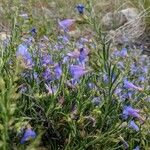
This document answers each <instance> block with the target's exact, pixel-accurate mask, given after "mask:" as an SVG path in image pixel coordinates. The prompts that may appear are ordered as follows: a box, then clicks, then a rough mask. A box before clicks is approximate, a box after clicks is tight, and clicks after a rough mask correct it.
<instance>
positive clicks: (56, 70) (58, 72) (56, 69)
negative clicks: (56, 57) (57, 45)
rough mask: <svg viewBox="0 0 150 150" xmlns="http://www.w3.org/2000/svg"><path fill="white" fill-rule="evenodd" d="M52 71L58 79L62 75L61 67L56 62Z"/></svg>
mask: <svg viewBox="0 0 150 150" xmlns="http://www.w3.org/2000/svg"><path fill="white" fill-rule="evenodd" d="M54 72H55V75H56V78H57V79H60V77H61V76H62V69H61V67H60V66H59V64H57V65H56V66H55V68H54Z"/></svg>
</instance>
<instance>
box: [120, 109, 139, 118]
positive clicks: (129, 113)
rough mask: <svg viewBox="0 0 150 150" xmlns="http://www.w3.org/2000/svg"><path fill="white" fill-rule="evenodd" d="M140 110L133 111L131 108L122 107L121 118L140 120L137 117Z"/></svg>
mask: <svg viewBox="0 0 150 150" xmlns="http://www.w3.org/2000/svg"><path fill="white" fill-rule="evenodd" d="M139 112H140V110H138V109H134V108H132V107H131V106H124V109H123V117H124V119H127V118H128V117H129V116H131V117H134V118H138V119H141V116H140V115H139Z"/></svg>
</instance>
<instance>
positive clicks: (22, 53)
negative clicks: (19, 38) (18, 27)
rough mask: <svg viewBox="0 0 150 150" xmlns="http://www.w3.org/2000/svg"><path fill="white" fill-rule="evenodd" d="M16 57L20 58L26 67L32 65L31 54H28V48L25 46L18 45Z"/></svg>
mask: <svg viewBox="0 0 150 150" xmlns="http://www.w3.org/2000/svg"><path fill="white" fill-rule="evenodd" d="M16 56H17V57H21V58H22V59H23V61H24V63H25V64H26V65H27V66H32V65H33V61H32V57H31V54H30V53H29V52H28V47H27V45H26V44H20V45H19V46H18V49H17V52H16Z"/></svg>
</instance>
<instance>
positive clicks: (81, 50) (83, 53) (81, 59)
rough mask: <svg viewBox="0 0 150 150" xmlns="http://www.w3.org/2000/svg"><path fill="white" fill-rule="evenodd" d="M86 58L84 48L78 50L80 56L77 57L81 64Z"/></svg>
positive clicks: (86, 51)
mask: <svg viewBox="0 0 150 150" xmlns="http://www.w3.org/2000/svg"><path fill="white" fill-rule="evenodd" d="M87 56H88V50H87V49H85V48H81V49H80V55H79V61H80V62H83V61H85V60H86V59H87Z"/></svg>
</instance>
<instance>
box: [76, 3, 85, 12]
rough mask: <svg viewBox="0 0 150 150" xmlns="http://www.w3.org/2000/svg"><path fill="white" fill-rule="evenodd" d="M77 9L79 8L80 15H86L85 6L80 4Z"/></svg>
mask: <svg viewBox="0 0 150 150" xmlns="http://www.w3.org/2000/svg"><path fill="white" fill-rule="evenodd" d="M76 8H77V10H78V12H79V14H83V13H84V9H85V7H84V5H83V4H78V5H77V6H76Z"/></svg>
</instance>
